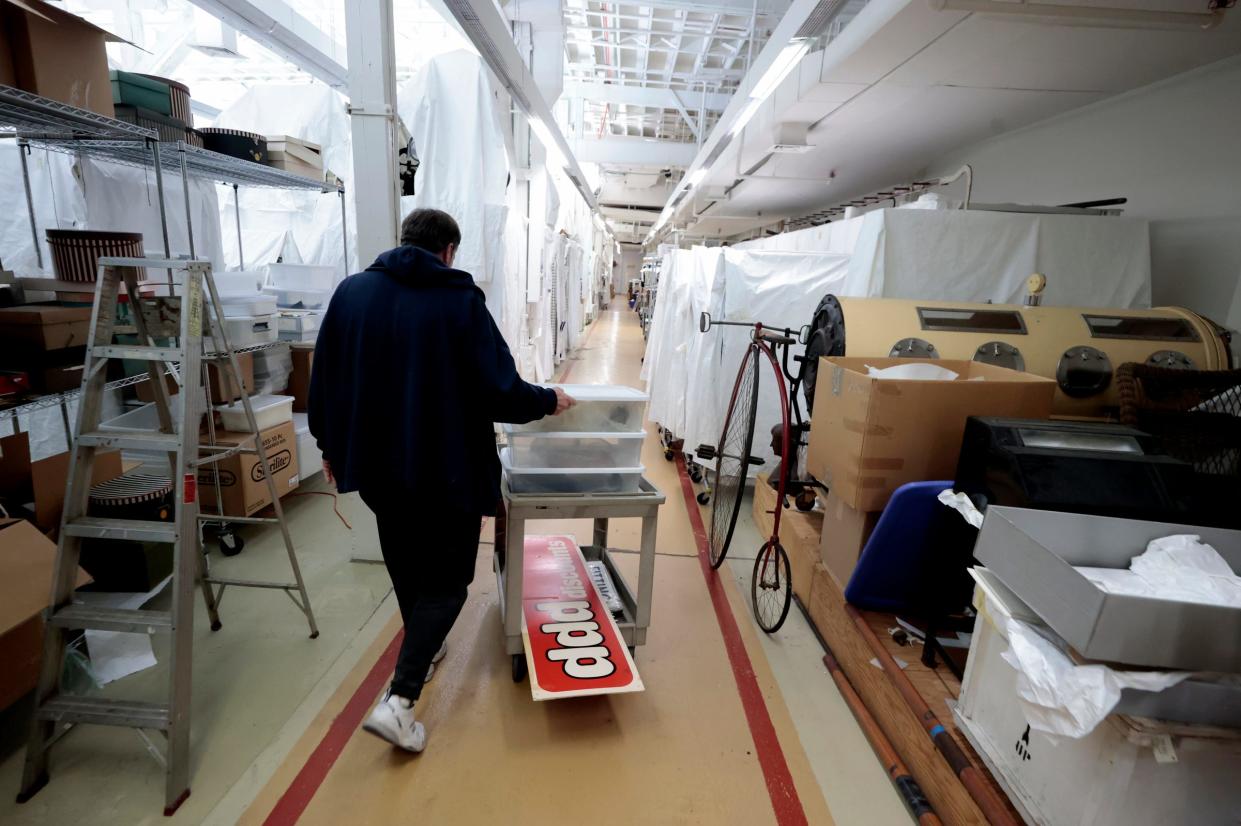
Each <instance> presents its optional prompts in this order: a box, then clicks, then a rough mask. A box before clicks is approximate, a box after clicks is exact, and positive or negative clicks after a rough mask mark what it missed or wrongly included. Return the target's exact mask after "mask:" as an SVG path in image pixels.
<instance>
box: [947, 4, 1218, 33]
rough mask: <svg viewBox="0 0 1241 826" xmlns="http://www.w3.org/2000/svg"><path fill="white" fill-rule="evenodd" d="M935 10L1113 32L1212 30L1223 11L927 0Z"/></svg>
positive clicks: (1216, 9)
mask: <svg viewBox="0 0 1241 826" xmlns="http://www.w3.org/2000/svg"><path fill="white" fill-rule="evenodd" d="M927 5H929V6H930V7H931V8H932V9H934V10H935V11H967V12H973V13H975V14H993V15H997V16H1001V17H1011V18H1014V19H1025V20H1030V21H1034V22H1054V23H1056V24H1057V25H1061V26H1097V27H1100V28H1115V29H1156V30H1167V29H1190V30H1194V29H1197V30H1201V31H1206V30H1208V29H1213V28H1215V27H1216V26H1218V25H1219V24H1220V22H1221V21H1222V20H1223V19H1224V9H1223V8H1215V9H1212V10H1211V11H1206V12H1183V11H1153V10H1149V9H1121V8H1113V7H1108V6H1065V5H1060V4H1058V3H1027V2H1024V0H1018V2H1011V0H927Z"/></svg>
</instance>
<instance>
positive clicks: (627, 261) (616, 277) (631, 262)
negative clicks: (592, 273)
mask: <svg viewBox="0 0 1241 826" xmlns="http://www.w3.org/2000/svg"><path fill="white" fill-rule="evenodd" d="M641 271H642V247H640V246H638V245H636V244H621V257H620V266H619V267H616V268H615V269H614V270H612V273H613V278H612V290H613V291H614V292H615V293H616V294H617V295H625V294H626V293H627V292H628V291H629V281H630V280H631V279H634V278H638V277H640V276H641Z"/></svg>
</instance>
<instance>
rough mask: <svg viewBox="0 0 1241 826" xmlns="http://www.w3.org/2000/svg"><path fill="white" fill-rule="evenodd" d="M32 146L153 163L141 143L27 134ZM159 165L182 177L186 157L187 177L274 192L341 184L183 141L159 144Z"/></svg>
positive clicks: (131, 163)
mask: <svg viewBox="0 0 1241 826" xmlns="http://www.w3.org/2000/svg"><path fill="white" fill-rule="evenodd" d="M23 137H24V138H25V139H26V140H28V141H29V142H30V145H31V146H35V147H40V148H42V149H50V150H52V151H53V152H63V153H66V154H70V155H74V154H82V155H86V156H88V157H92V158H98V159H100V160H105V161H112V162H113V163H121V164H125V165H126V166H133V167H137V168H139V169H150V168H151V166H152V165H153V164H154V154H153V152H152V151H151V149H150V148H149V147H147V146H145V145H144V144H141V143H133V142H120V141H114V140H89V139H82V140H63V139H58V138H55V137H48V136H43V135H24V136H23ZM160 148H161V149H162V150H163V151H162V152H161V153H160V156H159V157H160V163H161V164H162V165H163V168H164V172H166V173H174V174H179V173H180V171H181V159H182V157H183V156H184V159H185V170H186V174H187V175H188V176H189V177H191V178H200V179H203V180H211V181H215V182H217V183H221V184H231V185H234V186H255V187H268V188H273V189H303V190H311V191H314V192H338V191H340V190H341V187H340V186H339V185H338V184H329V183H327V182H325V181H317V180H315V179H313V178H306V177H303V176H301V175H295V174H293V173H292V172H285V171H284V170H283V169H276V168H275V167H271V166H264V165H263V164H260V163H255V162H254V161H247V160H244V159H242V158H233V157H230V156H228V155H221V154H220V153H219V152H212V151H211V150H209V149H202V148H200V147H197V146H193V145H192V144H188V143H184V142H183V141H173V142H165V143H161V144H160Z"/></svg>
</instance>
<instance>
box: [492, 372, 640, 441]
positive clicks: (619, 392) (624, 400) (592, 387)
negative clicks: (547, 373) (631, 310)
mask: <svg viewBox="0 0 1241 826" xmlns="http://www.w3.org/2000/svg"><path fill="white" fill-rule="evenodd" d="M551 386H553V387H557V386H558V387H560V389H561V390H563V391H564V392H566V393H568V394H569V395H570V396H572V397H573V398H574V399H575V400H576V401H577V404H576V405H574V406H573V407H571V408H570V409H569V410H567V411H565V412H564V413H561V414H560V415H559V416H544V417H543V418H542V419H539V420H538V421H536V422H530V423H529V424H524V425H513V430H514V432H517V433H545V432H550V431H559V432H562V433H568V432H573V433H638V432H641V431H642V419H643V411H644V410H645V408H646V399H647V395H646V394H645V393H643V392H642V391H640V390H635V389H634V388H632V387H625V386H623V385H617V384H561V385H551Z"/></svg>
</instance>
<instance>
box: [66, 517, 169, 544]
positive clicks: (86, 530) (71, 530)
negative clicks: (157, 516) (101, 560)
mask: <svg viewBox="0 0 1241 826" xmlns="http://www.w3.org/2000/svg"><path fill="white" fill-rule="evenodd" d="M65 533H66V534H68V535H69V536H78V537H81V538H83V539H131V540H133V541H134V542H169V543H171V542H176V541H177V523H175V522H156V521H153V520H145V519H103V518H100V517H97V516H80V517H78V518H77V519H74V520H73V521H72V522H70V523H69V524H68V525H66V526H65Z"/></svg>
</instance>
